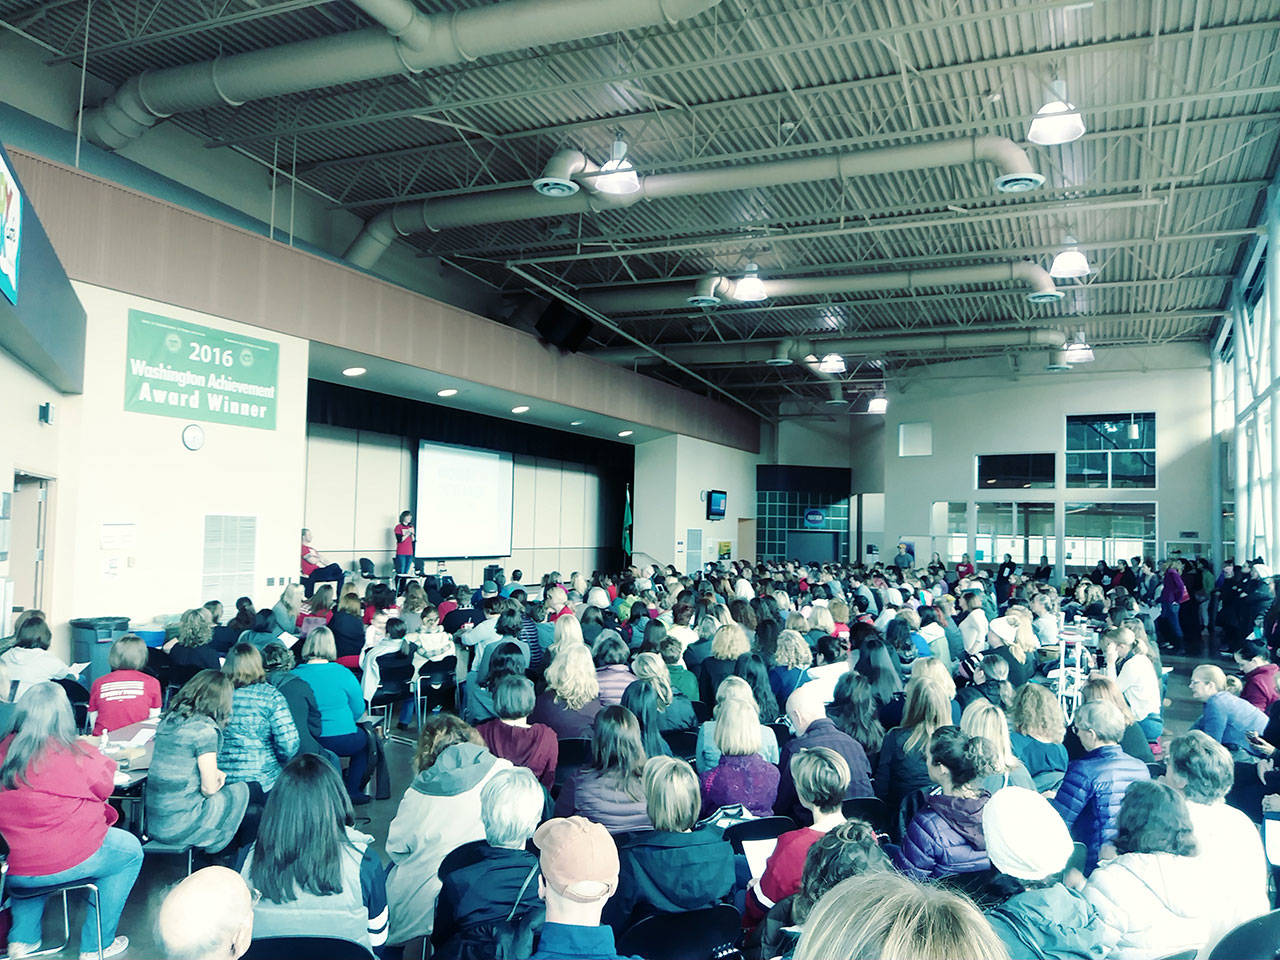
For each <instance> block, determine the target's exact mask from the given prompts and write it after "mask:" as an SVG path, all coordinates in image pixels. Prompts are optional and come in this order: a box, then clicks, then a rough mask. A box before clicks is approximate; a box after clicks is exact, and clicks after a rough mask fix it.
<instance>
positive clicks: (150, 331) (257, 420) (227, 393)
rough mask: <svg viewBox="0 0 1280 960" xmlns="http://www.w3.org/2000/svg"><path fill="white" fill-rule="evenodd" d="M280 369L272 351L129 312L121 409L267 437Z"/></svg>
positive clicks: (249, 340)
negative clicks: (255, 430)
mask: <svg viewBox="0 0 1280 960" xmlns="http://www.w3.org/2000/svg"><path fill="white" fill-rule="evenodd" d="M279 366H280V346H279V344H275V343H271V342H270V341H267V340H257V339H254V338H253V337H246V336H242V335H240V334H236V333H226V332H224V331H222V330H214V329H212V328H211V327H202V326H200V325H199V324H195V323H184V322H183V321H181V320H174V319H172V318H171V317H161V316H158V315H156V314H154V313H146V312H144V311H142V310H130V311H129V342H128V353H127V355H126V357H125V377H124V408H125V409H126V410H129V411H131V412H133V413H153V414H156V415H157V416H161V417H178V418H180V419H183V420H204V421H207V422H209V423H229V424H232V425H234V426H238V427H258V428H259V429H262V430H274V429H275V428H276V389H277V383H276V376H277V370H278V368H279Z"/></svg>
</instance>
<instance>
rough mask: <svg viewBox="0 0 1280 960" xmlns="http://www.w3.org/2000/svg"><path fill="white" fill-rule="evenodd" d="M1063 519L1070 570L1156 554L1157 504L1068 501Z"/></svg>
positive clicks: (1111, 563)
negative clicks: (1099, 562)
mask: <svg viewBox="0 0 1280 960" xmlns="http://www.w3.org/2000/svg"><path fill="white" fill-rule="evenodd" d="M1064 519H1065V530H1064V534H1065V536H1064V540H1063V544H1064V550H1065V551H1066V556H1065V560H1066V566H1067V567H1068V569H1070V568H1073V567H1077V568H1078V567H1092V566H1094V565H1095V564H1096V563H1097V562H1098V561H1099V560H1102V561H1105V562H1106V563H1107V564H1108V565H1114V564H1115V562H1116V561H1117V560H1129V559H1131V558H1133V557H1155V556H1156V505H1155V504H1154V503H1068V504H1067V505H1066V516H1065V518H1064Z"/></svg>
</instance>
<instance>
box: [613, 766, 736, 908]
mask: <svg viewBox="0 0 1280 960" xmlns="http://www.w3.org/2000/svg"><path fill="white" fill-rule="evenodd" d="M644 795H645V809H646V810H647V811H648V813H649V819H650V820H652V821H653V829H652V830H647V831H645V832H643V833H633V834H628V835H627V836H626V837H620V838H619V842H618V860H619V865H620V871H619V874H618V890H617V892H616V893H615V894H614V895H613V896H612V897H611V898H610V900H609V903H608V905H607V907H606V910H605V916H604V922H605V923H608V924H610V925H611V926H612V927H613V928H614V930H615V931H616V932H621V931H623V930H625V929H626V928H627V927H628V926H630V924H632V923H634V922H635V921H637V920H640V919H642V918H643V917H645V916H648V915H650V914H654V913H684V912H686V911H689V910H702V909H704V908H706V907H710V906H714V905H715V904H717V903H722V902H725V901H727V900H731V899H732V897H733V888H734V882H735V867H734V860H733V847H731V846H730V845H729V842H728V841H727V840H725V839H724V834H723V833H722V832H721V831H720V830H718V829H717V828H715V827H701V828H698V827H697V822H698V810H699V805H700V801H701V797H700V796H699V792H698V775H697V774H696V773H694V772H693V768H692V767H691V766H689V764H688V763H687V762H685V761H684V760H677V759H674V758H672V757H652V758H650V759H649V761H648V762H647V763H646V764H645V765H644Z"/></svg>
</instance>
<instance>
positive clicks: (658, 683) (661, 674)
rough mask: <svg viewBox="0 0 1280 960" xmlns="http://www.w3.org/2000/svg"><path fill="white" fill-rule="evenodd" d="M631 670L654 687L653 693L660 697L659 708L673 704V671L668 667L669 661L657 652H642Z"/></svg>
mask: <svg viewBox="0 0 1280 960" xmlns="http://www.w3.org/2000/svg"><path fill="white" fill-rule="evenodd" d="M631 672H632V673H634V674H635V675H636V679H637V680H643V681H644V682H645V683H647V684H649V686H650V687H652V688H653V695H654V696H655V697H657V698H658V710H659V711H662V710H666V709H667V707H669V706H671V700H672V697H673V696H674V694H673V693H672V691H671V671H670V670H668V669H667V661H665V660H663V659H662V657H661V655H659V654H656V653H642V654H640V655H639V656H637V657H636V658H635V660H634V661H633V662H632V664H631Z"/></svg>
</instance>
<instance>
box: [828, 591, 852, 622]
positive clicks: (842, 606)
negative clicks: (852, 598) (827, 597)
mask: <svg viewBox="0 0 1280 960" xmlns="http://www.w3.org/2000/svg"><path fill="white" fill-rule="evenodd" d="M827 609H828V610H830V611H831V619H832V620H834V621H836V622H837V623H848V622H849V605H848V604H847V603H845V602H844V601H843V600H841V599H840V598H839V597H836V598H835V599H834V600H831V601H830V602H829V603H828V604H827Z"/></svg>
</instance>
